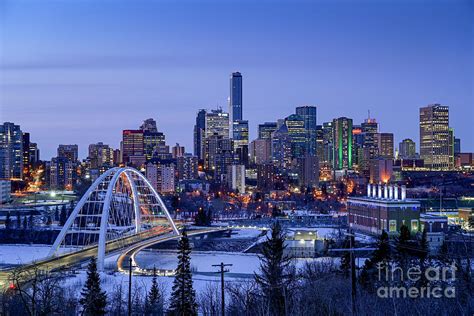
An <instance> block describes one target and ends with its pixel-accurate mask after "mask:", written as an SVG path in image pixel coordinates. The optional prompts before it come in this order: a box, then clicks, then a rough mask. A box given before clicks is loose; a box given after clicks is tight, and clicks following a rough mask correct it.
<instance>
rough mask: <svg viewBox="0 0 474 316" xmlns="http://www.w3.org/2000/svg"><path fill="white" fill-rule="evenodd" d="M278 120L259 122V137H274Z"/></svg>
mask: <svg viewBox="0 0 474 316" xmlns="http://www.w3.org/2000/svg"><path fill="white" fill-rule="evenodd" d="M276 129H277V123H276V122H265V123H263V124H258V139H272V133H273V132H274V131H276Z"/></svg>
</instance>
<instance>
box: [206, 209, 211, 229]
mask: <svg viewBox="0 0 474 316" xmlns="http://www.w3.org/2000/svg"><path fill="white" fill-rule="evenodd" d="M206 222H207V225H208V226H210V225H211V224H212V210H211V209H210V208H209V209H208V210H207V214H206Z"/></svg>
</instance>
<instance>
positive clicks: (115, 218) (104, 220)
mask: <svg viewBox="0 0 474 316" xmlns="http://www.w3.org/2000/svg"><path fill="white" fill-rule="evenodd" d="M170 230H171V231H172V232H173V233H175V234H176V235H178V234H179V232H178V229H177V228H176V225H175V223H174V222H173V220H172V218H171V216H170V214H169V212H168V209H167V208H166V206H165V204H164V203H163V200H162V199H161V198H160V196H159V194H158V193H157V192H156V190H155V189H154V188H153V186H152V185H151V184H150V182H149V181H148V179H146V178H145V177H144V176H143V174H141V173H140V172H139V171H138V170H136V169H133V168H128V167H126V168H119V167H116V168H112V169H109V170H107V171H106V172H105V173H103V174H102V175H101V176H100V177H99V178H98V179H97V180H96V181H94V183H93V184H92V185H91V186H90V188H89V189H88V190H87V192H86V193H85V194H84V195H83V196H82V198H81V199H80V201H79V203H78V204H77V205H76V207H75V208H74V210H73V211H72V213H71V215H70V216H69V218H68V219H67V221H66V224H65V225H64V226H63V228H62V229H61V232H60V233H59V235H58V236H57V238H56V240H55V242H54V244H53V246H52V247H51V250H50V252H49V257H55V256H58V255H61V254H63V253H64V251H65V249H71V250H77V249H86V248H88V247H97V265H98V268H99V269H100V270H103V268H104V258H105V254H106V251H109V250H110V249H119V248H120V247H125V246H127V244H128V243H130V242H133V241H136V240H140V239H142V238H148V237H151V236H155V235H157V234H160V233H163V232H168V231H170ZM135 237H139V238H135ZM63 248H65V249H63Z"/></svg>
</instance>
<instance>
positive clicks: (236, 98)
mask: <svg viewBox="0 0 474 316" xmlns="http://www.w3.org/2000/svg"><path fill="white" fill-rule="evenodd" d="M229 113H230V122H234V121H240V120H243V114H242V75H241V74H240V72H233V73H232V75H231V76H230V102H229Z"/></svg>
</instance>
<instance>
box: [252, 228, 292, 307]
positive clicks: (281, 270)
mask: <svg viewBox="0 0 474 316" xmlns="http://www.w3.org/2000/svg"><path fill="white" fill-rule="evenodd" d="M271 231H272V234H271V237H270V238H268V237H267V240H266V241H265V242H264V243H263V245H262V255H263V256H262V257H261V258H260V261H261V263H260V274H255V281H256V282H257V284H258V285H259V286H260V288H261V289H262V293H263V296H264V297H265V299H266V307H267V308H268V314H269V315H285V314H287V313H286V310H287V300H286V297H287V294H290V291H291V290H290V285H291V282H292V280H293V278H292V274H291V271H290V264H291V258H290V257H288V256H286V255H285V254H284V251H285V244H284V243H285V234H284V232H283V230H282V228H281V226H280V223H279V222H278V221H276V222H275V223H273V224H272V227H271Z"/></svg>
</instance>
